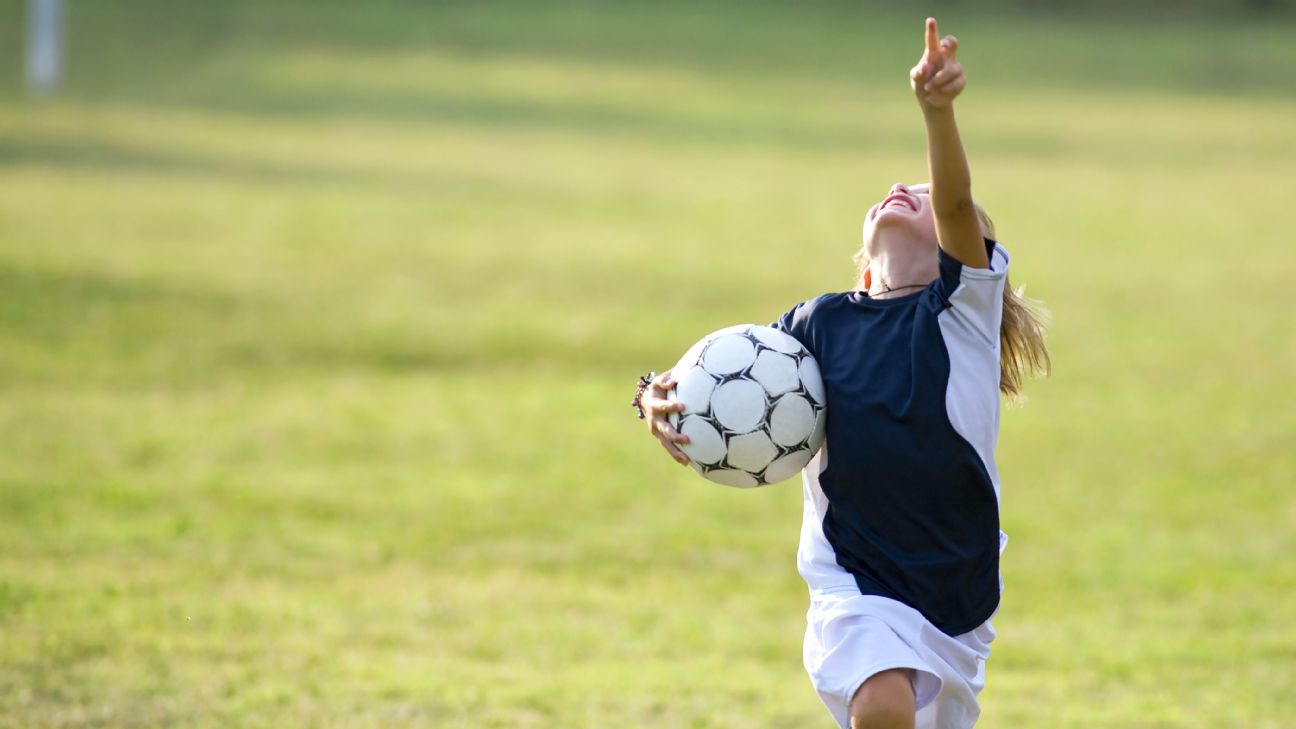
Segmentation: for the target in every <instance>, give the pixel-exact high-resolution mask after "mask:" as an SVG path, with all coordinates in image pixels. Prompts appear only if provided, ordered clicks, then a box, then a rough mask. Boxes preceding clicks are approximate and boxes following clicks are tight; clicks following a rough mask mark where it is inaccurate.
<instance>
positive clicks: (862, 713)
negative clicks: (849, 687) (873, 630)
mask: <svg viewBox="0 0 1296 729" xmlns="http://www.w3.org/2000/svg"><path fill="white" fill-rule="evenodd" d="M914 706H915V705H914V689H913V671H911V670H909V669H907V668H894V669H891V670H889V671H882V672H881V673H876V674H874V675H872V676H870V677H869V679H868V680H867V681H865V682H864V684H863V685H862V686H860V687H859V690H858V691H856V692H855V696H854V697H853V698H851V703H850V716H851V729H914V712H915V708H914Z"/></svg>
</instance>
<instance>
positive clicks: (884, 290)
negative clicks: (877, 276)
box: [871, 281, 927, 298]
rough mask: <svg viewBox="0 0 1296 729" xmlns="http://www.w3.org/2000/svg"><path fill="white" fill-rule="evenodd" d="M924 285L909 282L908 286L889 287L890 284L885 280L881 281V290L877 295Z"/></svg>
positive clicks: (923, 285)
mask: <svg viewBox="0 0 1296 729" xmlns="http://www.w3.org/2000/svg"><path fill="white" fill-rule="evenodd" d="M926 287H927V284H909V285H908V286H897V287H895V288H891V286H890V285H889V284H888V283H887V282H885V281H883V282H882V290H881V291H879V292H878V295H879V296H880V295H882V294H889V293H892V292H894V291H904V290H905V289H921V288H926ZM871 298H877V297H871Z"/></svg>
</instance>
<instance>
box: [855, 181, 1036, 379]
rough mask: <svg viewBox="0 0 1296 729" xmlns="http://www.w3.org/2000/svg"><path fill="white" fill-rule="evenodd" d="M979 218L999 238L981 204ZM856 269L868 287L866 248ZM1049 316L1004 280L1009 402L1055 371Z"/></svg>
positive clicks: (1002, 347)
mask: <svg viewBox="0 0 1296 729" xmlns="http://www.w3.org/2000/svg"><path fill="white" fill-rule="evenodd" d="M976 211H977V217H978V218H979V219H980V221H981V227H982V228H984V229H985V233H986V236H987V237H989V238H991V239H995V227H994V221H993V220H991V219H990V216H989V215H988V214H987V213H986V211H985V209H984V208H982V207H981V206H980V205H977V206H976ZM851 260H852V261H854V262H855V266H856V271H857V274H856V279H855V286H856V287H857V288H860V289H863V288H864V269H866V268H868V264H869V259H868V256H866V255H865V253H864V248H863V247H861V248H860V249H859V251H857V252H856V253H855V255H854V256H852V257H851ZM1048 323H1049V314H1048V310H1047V309H1046V308H1044V305H1043V303H1041V302H1039V301H1036V300H1035V299H1030V298H1027V297H1026V287H1025V286H1022V287H1020V288H1016V289H1014V288H1013V287H1012V282H1011V281H1009V280H1008V278H1007V277H1005V278H1004V290H1003V318H1002V320H1001V321H1000V323H999V392H1000V393H1001V394H1003V396H1004V397H1005V398H1007V400H1008V401H1009V402H1014V403H1015V402H1021V401H1023V400H1025V399H1026V396H1025V394H1024V392H1023V391H1024V385H1025V380H1026V379H1027V378H1029V377H1048V375H1049V372H1050V371H1051V370H1052V368H1053V362H1052V359H1050V357H1049V352H1048V347H1047V346H1046V345H1045V344H1044V332H1045V331H1046V330H1047V329H1048Z"/></svg>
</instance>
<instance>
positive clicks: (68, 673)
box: [0, 0, 1296, 729]
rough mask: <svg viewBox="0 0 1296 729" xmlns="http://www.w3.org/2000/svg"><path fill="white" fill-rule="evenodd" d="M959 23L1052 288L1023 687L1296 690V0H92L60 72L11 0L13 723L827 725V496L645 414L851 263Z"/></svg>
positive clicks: (1019, 588) (1007, 208)
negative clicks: (664, 382) (926, 34)
mask: <svg viewBox="0 0 1296 729" xmlns="http://www.w3.org/2000/svg"><path fill="white" fill-rule="evenodd" d="M928 14H933V15H935V16H936V17H937V18H938V19H939V20H940V22H941V31H942V33H953V34H955V35H957V36H958V37H959V38H960V41H961V48H960V58H961V60H962V61H963V62H964V64H965V66H966V68H967V73H968V79H969V87H968V90H967V91H966V93H965V94H964V96H963V97H962V98H961V99H960V101H959V102H958V110H959V114H960V120H961V125H962V128H963V132H964V135H965V139H966V144H967V148H968V153H969V157H970V160H971V165H972V170H973V179H974V186H975V189H976V193H977V196H978V198H979V200H980V202H981V203H983V204H984V205H985V207H986V208H987V209H988V210H989V211H990V213H991V215H992V216H994V218H995V220H996V223H997V226H998V229H999V234H1000V237H1001V239H1002V240H1003V242H1004V243H1005V245H1006V246H1007V247H1008V248H1009V249H1010V250H1011V251H1012V252H1013V254H1014V264H1013V265H1014V273H1013V277H1014V281H1015V282H1016V283H1021V284H1026V286H1027V289H1028V292H1029V293H1030V294H1031V295H1032V296H1034V297H1037V298H1041V299H1043V300H1045V301H1046V302H1047V303H1048V305H1049V306H1050V308H1051V309H1052V311H1053V316H1054V326H1053V329H1052V333H1051V336H1050V340H1049V341H1050V345H1051V348H1052V351H1053V356H1054V362H1055V373H1054V376H1053V377H1052V378H1051V379H1050V380H1046V381H1041V382H1036V383H1032V385H1031V386H1030V387H1029V388H1028V393H1029V394H1030V401H1029V403H1028V404H1026V405H1025V406H1023V407H1018V408H1013V409H1009V410H1006V411H1005V413H1004V422H1003V432H1002V436H1001V442H1000V450H999V462H1000V470H1001V473H1002V476H1003V484H1004V485H1003V494H1004V501H1003V519H1004V525H1005V529H1006V530H1007V531H1008V532H1009V533H1010V534H1011V535H1012V542H1011V544H1010V545H1009V548H1008V550H1007V552H1006V553H1005V555H1004V563H1003V567H1004V572H1005V578H1006V581H1007V591H1006V593H1005V596H1004V602H1003V605H1002V609H1001V611H1000V613H999V616H998V617H997V619H996V624H997V627H998V628H999V632H1000V637H999V640H998V641H997V642H996V643H995V646H994V655H993V657H992V659H991V661H990V663H989V684H988V689H987V690H986V692H985V693H984V694H983V705H984V707H985V712H984V715H983V716H984V722H983V723H984V724H985V725H986V726H1014V727H1040V728H1048V729H1057V728H1059V727H1086V728H1090V727H1233V726H1247V727H1268V728H1277V727H1293V726H1296V600H1293V599H1292V595H1293V591H1294V590H1296V562H1294V561H1293V559H1292V555H1293V554H1294V553H1296V490H1294V489H1293V487H1294V486H1296V408H1293V407H1292V401H1293V395H1296V385H1294V384H1293V382H1294V375H1296V316H1294V315H1293V311H1294V310H1293V307H1292V304H1291V291H1292V287H1293V283H1294V281H1293V270H1294V268H1296V252H1294V251H1293V247H1292V234H1291V230H1292V224H1291V210H1292V200H1293V197H1294V196H1296V176H1294V174H1293V173H1294V171H1296V42H1293V41H1294V40H1296V11H1294V10H1293V7H1292V3H1290V2H1281V1H1276V0H1270V1H1269V2H1265V1H1263V0H1250V1H1249V2H1244V1H1243V0H1236V1H1227V0H1217V1H1213V2H1211V1H1207V0H1202V1H1200V2H1170V1H1168V0H1166V1H1163V2H1121V3H1118V2H1114V1H1112V2H1087V3H1076V2H1068V3H1061V2H1057V3H1043V2H1040V3H1031V2H1025V1H1024V0H1021V1H1016V2H1010V1H1004V2H975V3H973V2H962V3H960V2H954V1H953V0H949V1H947V2H929V3H908V4H896V3H864V2H849V3H848V2H812V3H798V4H791V3H778V2H745V3H720V2H678V3H677V2H665V1H663V2H642V3H641V2H545V3H531V2H518V3H511V2H491V3H474V2H429V3H419V2H413V1H412V0H411V1H404V0H371V1H370V2H364V3H356V2H342V1H341V0H312V1H311V2H305V1H303V0H280V1H276V2H268V1H266V2H257V1H255V0H230V1H228V2H220V3H204V2H197V1H196V0H187V1H185V2H162V1H160V0H158V1H152V0H129V1H127V0H122V1H120V2H112V3H109V2H92V1H91V0H65V2H64V4H63V7H62V27H63V31H64V37H63V49H62V51H63V53H62V63H61V65H60V66H59V67H58V68H57V69H55V70H58V71H59V72H60V78H58V80H57V83H51V85H50V86H49V87H48V88H47V89H46V90H45V91H44V92H42V91H40V90H39V89H36V90H28V87H27V84H28V80H27V77H28V70H27V67H26V65H25V61H24V56H25V53H26V50H25V49H28V48H29V44H30V43H31V41H30V39H29V32H28V24H29V20H30V16H29V11H28V6H27V4H25V3H23V2H9V3H5V4H3V5H0V48H4V49H6V51H5V52H4V53H3V55H2V56H0V434H2V436H3V437H0V727H25V728H32V727H89V726H113V727H132V726H141V727H143V726H149V727H157V726H192V727H225V726H243V727H283V726H317V727H506V726H507V727H541V726H543V727H573V728H576V729H582V728H585V727H590V728H592V727H607V726H619V727H739V726H741V727H752V726H757V727H784V728H792V727H824V726H828V725H829V723H830V722H829V721H828V715H827V713H826V712H824V711H823V709H822V707H821V706H820V705H819V703H818V700H817V698H816V696H815V694H814V693H813V691H812V690H811V688H810V686H809V682H808V680H807V679H806V677H805V675H804V673H803V670H802V668H801V665H800V645H801V634H802V630H803V627H804V622H803V615H804V610H805V607H806V595H805V591H804V590H805V588H804V585H803V584H802V583H801V581H800V579H799V577H798V576H797V574H796V572H795V563H794V554H795V548H796V540H797V532H798V529H799V525H800V516H801V513H800V503H801V502H800V499H801V495H800V486H799V484H798V483H797V482H795V481H793V482H788V483H784V484H780V485H776V486H771V487H768V488H765V489H760V490H754V491H737V490H731V489H725V488H723V487H719V486H716V485H714V484H711V483H708V482H705V481H703V480H702V479H700V478H699V477H697V476H696V475H695V474H693V473H692V472H691V471H688V470H684V469H680V468H679V467H678V466H676V465H674V464H673V463H672V462H671V461H670V459H669V458H667V457H666V455H665V454H663V453H661V452H660V451H659V448H658V446H657V445H656V443H655V442H654V441H652V440H651V439H650V438H649V437H648V436H647V433H646V431H645V430H644V429H643V426H642V424H641V423H640V422H639V421H638V420H636V419H635V417H634V415H633V413H632V411H631V409H630V408H629V407H628V402H629V400H630V397H631V395H632V394H633V389H634V382H635V377H636V376H637V375H639V374H641V373H642V372H644V371H646V370H648V369H663V368H665V367H667V366H669V364H670V363H671V362H673V361H674V360H675V359H676V358H677V357H678V355H679V354H680V353H681V352H683V350H684V349H685V348H686V347H687V346H688V345H690V344H691V343H692V342H693V341H695V340H696V339H697V338H698V337H700V336H701V335H702V334H704V333H706V332H709V331H711V330H713V329H716V328H719V327H721V326H725V325H729V324H733V323H737V322H747V321H754V322H768V321H771V320H773V319H774V318H776V317H777V316H778V314H780V313H781V312H783V311H784V310H786V309H787V308H788V307H790V306H791V305H793V304H795V303H796V302H799V301H802V300H804V299H807V298H810V297H812V296H814V295H817V294H819V293H821V292H823V291H834V290H844V289H847V288H849V287H850V285H851V282H852V280H853V274H854V272H853V270H852V267H851V262H850V257H851V254H852V253H853V252H854V250H855V247H856V245H857V244H858V236H859V227H860V223H861V220H862V216H863V214H864V212H865V211H866V210H867V209H868V207H869V206H870V205H871V204H872V202H874V201H875V200H876V199H878V198H879V197H880V196H881V195H882V194H884V192H885V190H886V189H887V188H888V187H889V186H890V185H891V184H892V183H893V182H895V181H916V180H920V179H922V178H923V177H924V176H925V169H926V168H925V158H924V136H923V133H922V128H921V125H920V118H919V116H918V113H917V109H916V105H915V103H914V101H913V99H912V96H911V94H910V91H909V89H908V81H907V79H908V76H907V74H908V69H909V68H910V66H912V65H913V63H914V62H915V61H916V60H917V58H918V56H919V55H920V53H921V49H922V35H921V33H922V22H923V19H924V18H925V17H926V16H927V15H928ZM47 60H49V59H48V58H47ZM47 70H48V69H47ZM48 80H50V81H51V82H53V81H54V77H53V76H50V77H49V79H48Z"/></svg>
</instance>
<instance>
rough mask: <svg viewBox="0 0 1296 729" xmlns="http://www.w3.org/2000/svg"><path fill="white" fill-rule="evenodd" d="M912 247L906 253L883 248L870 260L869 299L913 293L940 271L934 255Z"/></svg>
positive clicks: (933, 278)
mask: <svg viewBox="0 0 1296 729" xmlns="http://www.w3.org/2000/svg"><path fill="white" fill-rule="evenodd" d="M918 253H922V252H921V251H914V250H912V249H910V250H907V251H904V252H903V253H888V252H885V251H881V252H879V253H878V255H877V256H875V257H873V258H871V259H870V260H869V274H870V275H869V287H868V295H869V298H874V299H876V298H890V297H893V296H904V295H907V294H912V293H914V292H915V291H917V290H918V289H919V288H920V287H923V286H926V285H927V284H929V283H931V282H932V281H933V280H935V278H936V276H937V275H938V274H939V270H938V268H937V265H936V259H935V257H934V256H926V255H915V254H918Z"/></svg>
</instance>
